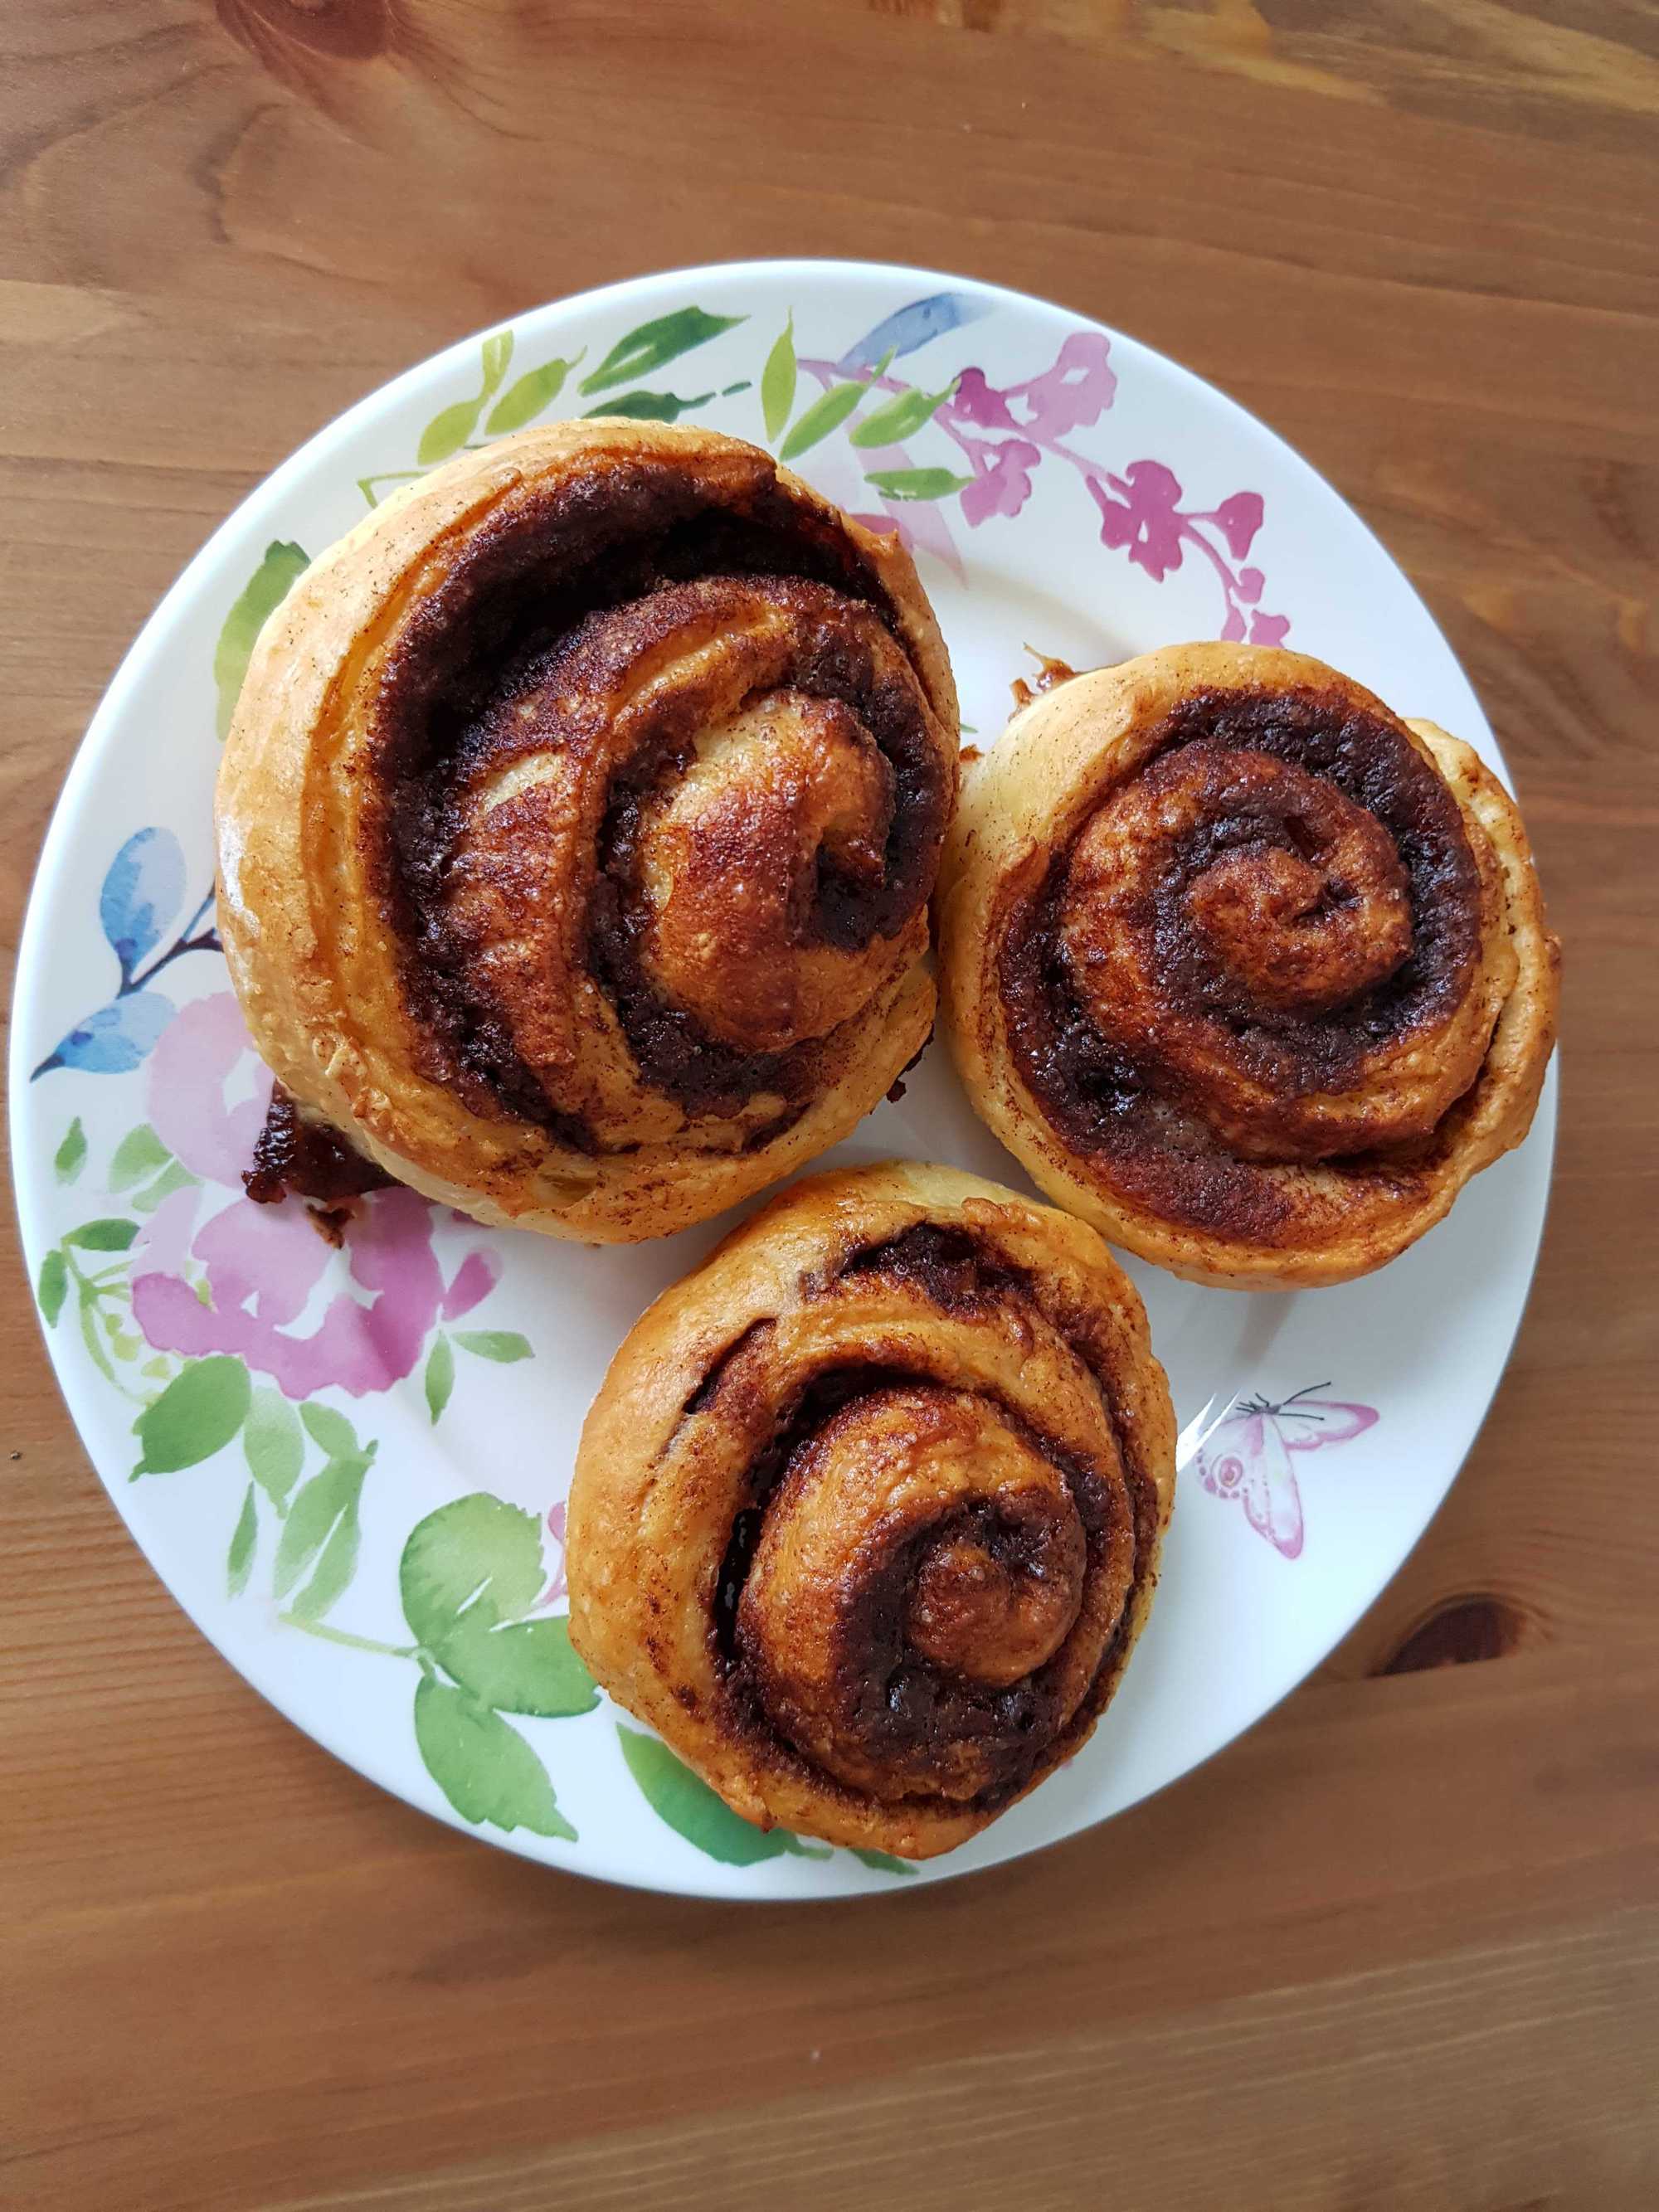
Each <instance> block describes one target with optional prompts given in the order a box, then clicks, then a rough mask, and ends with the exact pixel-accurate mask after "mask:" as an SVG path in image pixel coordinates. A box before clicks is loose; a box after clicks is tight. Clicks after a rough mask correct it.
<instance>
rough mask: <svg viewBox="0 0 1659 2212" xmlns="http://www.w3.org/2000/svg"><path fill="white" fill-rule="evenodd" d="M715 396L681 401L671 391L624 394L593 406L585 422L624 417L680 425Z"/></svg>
mask: <svg viewBox="0 0 1659 2212" xmlns="http://www.w3.org/2000/svg"><path fill="white" fill-rule="evenodd" d="M712 398H714V393H713V392H697V393H696V395H695V397H694V398H690V399H682V398H678V396H677V395H676V394H675V393H674V392H623V394H622V396H621V398H617V399H607V400H606V401H605V404H604V406H603V407H590V408H589V409H588V410H587V415H586V416H585V417H584V418H583V419H584V420H585V421H586V420H591V419H592V416H595V415H624V416H627V417H628V418H629V420H630V421H631V422H678V421H679V419H680V417H681V416H682V415H684V414H686V413H688V412H689V411H690V409H692V408H693V407H706V406H707V405H708V402H709V401H710V400H711V399H712Z"/></svg>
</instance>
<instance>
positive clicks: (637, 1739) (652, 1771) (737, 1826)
mask: <svg viewBox="0 0 1659 2212" xmlns="http://www.w3.org/2000/svg"><path fill="white" fill-rule="evenodd" d="M617 1738H618V1740H619V1741H620V1742H621V1744H622V1754H623V1758H624V1759H626V1760H627V1762H628V1771H629V1773H630V1774H631V1775H632V1776H633V1778H634V1779H635V1782H637V1783H638V1784H639V1785H640V1789H641V1792H642V1793H643V1795H644V1796H645V1798H646V1801H647V1803H648V1804H649V1805H650V1806H651V1808H652V1809H653V1812H656V1813H658V1814H660V1815H661V1817H662V1818H663V1819H664V1820H666V1821H667V1823H668V1825H669V1826H670V1827H671V1828H672V1829H673V1830H674V1832H675V1833H676V1834H677V1835H681V1836H684V1838H685V1840H686V1842H687V1843H688V1844H696V1848H697V1849H698V1850H700V1851H707V1852H708V1856H709V1857H710V1858H711V1859H719V1860H720V1862H721V1863H722V1864H723V1865H725V1866H754V1865H755V1864H756V1863H757V1862H758V1861H759V1860H761V1859H775V1858H781V1857H783V1856H784V1855H785V1853H786V1852H793V1853H794V1854H795V1855H796V1856H799V1855H800V1853H799V1842H798V1840H797V1838H795V1837H794V1836H793V1835H792V1834H791V1833H790V1832H789V1831H788V1829H787V1828H756V1827H751V1826H750V1824H749V1822H748V1821H747V1820H744V1819H742V1818H741V1817H740V1816H739V1815H738V1814H736V1813H734V1812H733V1811H732V1808H731V1807H730V1806H729V1805H728V1804H727V1803H726V1802H725V1800H724V1799H723V1798H721V1797H718V1796H715V1794H714V1791H713V1790H711V1789H710V1788H709V1787H708V1784H707V1783H706V1782H703V1781H700V1780H699V1779H698V1778H697V1777H696V1775H695V1774H693V1772H692V1771H691V1770H690V1767H689V1766H687V1765H685V1763H684V1760H682V1759H676V1758H675V1756H674V1754H673V1753H672V1752H671V1751H670V1749H669V1748H668V1746H667V1745H666V1744H665V1743H659V1741H657V1739H656V1737H655V1736H653V1735H641V1733H640V1731H639V1730H638V1729H630V1728H623V1726H622V1724H621V1723H620V1722H619V1723H617Z"/></svg>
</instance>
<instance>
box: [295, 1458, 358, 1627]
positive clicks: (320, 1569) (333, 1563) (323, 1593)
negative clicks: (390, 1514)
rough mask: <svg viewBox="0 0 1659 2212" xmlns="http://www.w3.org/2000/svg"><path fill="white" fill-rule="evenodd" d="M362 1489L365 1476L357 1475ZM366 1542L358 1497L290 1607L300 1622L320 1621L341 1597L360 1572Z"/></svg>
mask: <svg viewBox="0 0 1659 2212" xmlns="http://www.w3.org/2000/svg"><path fill="white" fill-rule="evenodd" d="M357 1491H358V1492H359V1493H361V1492H362V1471H361V1469H360V1470H359V1473H358V1476H357ZM361 1547H362V1524H361V1522H359V1520H358V1517H357V1498H356V1496H354V1497H353V1498H352V1499H351V1501H350V1503H349V1504H348V1505H347V1507H346V1509H345V1510H344V1512H343V1513H342V1514H341V1516H340V1517H339V1519H338V1520H337V1522H335V1523H334V1526H333V1528H331V1530H330V1532H329V1537H328V1541H327V1542H326V1543H325V1545H324V1546H323V1548H322V1550H321V1552H320V1553H319V1554H318V1558H317V1565H316V1566H315V1568H314V1569H313V1572H312V1577H311V1579H310V1581H309V1582H308V1583H307V1584H306V1586H305V1588H304V1589H302V1590H301V1591H300V1592H299V1594H298V1595H297V1596H296V1597H295V1599H294V1601H293V1602H292V1603H291V1604H290V1605H289V1612H290V1613H292V1614H293V1615H294V1617H295V1620H321V1619H322V1617H323V1615H324V1614H325V1613H326V1612H327V1611H328V1609H329V1607H331V1605H332V1604H333V1603H334V1601H335V1600H336V1599H337V1597H339V1596H340V1595H342V1594H343V1591H344V1590H345V1589H346V1587H347V1585H348V1584H349V1582H350V1580H351V1577H353V1575H355V1574H356V1571H357V1553H358V1552H359V1550H360V1548H361Z"/></svg>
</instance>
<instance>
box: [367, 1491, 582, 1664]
mask: <svg viewBox="0 0 1659 2212" xmlns="http://www.w3.org/2000/svg"><path fill="white" fill-rule="evenodd" d="M545 1580H546V1572H545V1570H544V1567H543V1565H542V1543H541V1534H540V1530H539V1528H538V1524H537V1521H536V1516H535V1515H534V1514H533V1513H526V1512H523V1511H521V1510H520V1508H519V1507H518V1506H516V1505H509V1504H507V1501H506V1499H505V1498H492V1497H490V1496H489V1493H488V1492H486V1491H475V1492H473V1493H472V1494H471V1496H470V1497H467V1498H454V1499H452V1501H451V1502H450V1504H447V1505H441V1506H439V1508H438V1510H437V1511H436V1512H435V1513H428V1515H427V1516H426V1518H425V1520H424V1521H421V1522H417V1523H416V1526H415V1528H413V1529H412V1530H411V1531H410V1537H409V1541H408V1542H407V1543H406V1544H405V1545H404V1553H403V1558H402V1559H401V1561H400V1562H399V1564H398V1589H399V1591H400V1593H401V1595H402V1597H403V1605H404V1619H405V1620H407V1621H408V1623H409V1625H410V1628H411V1629H412V1630H413V1631H414V1633H415V1637H416V1641H417V1642H418V1643H421V1644H425V1645H426V1647H427V1649H428V1650H429V1651H434V1652H436V1653H437V1654H438V1655H439V1656H440V1657H441V1656H442V1652H443V1646H444V1644H445V1643H446V1642H447V1640H448V1638H449V1637H450V1635H451V1634H452V1633H453V1630H454V1628H455V1626H456V1623H457V1622H458V1621H459V1620H460V1619H461V1618H462V1616H463V1614H467V1613H476V1614H477V1616H478V1618H479V1620H481V1621H482V1622H483V1626H485V1627H487V1628H497V1627H499V1626H501V1623H502V1622H504V1621H509V1620H521V1619H522V1618H523V1616H524V1615H525V1614H526V1613H528V1612H529V1610H530V1608H531V1607H532V1605H534V1604H535V1602H536V1600H537V1599H538V1597H539V1596H540V1595H541V1593H542V1586H543V1584H544V1582H545Z"/></svg>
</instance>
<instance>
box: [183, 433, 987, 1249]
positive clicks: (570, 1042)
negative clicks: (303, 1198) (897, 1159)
mask: <svg viewBox="0 0 1659 2212" xmlns="http://www.w3.org/2000/svg"><path fill="white" fill-rule="evenodd" d="M956 777H957V720H956V697H955V692H954V690H953V687H952V684H951V672H950V667H949V663H948V661H947V659H946V657H945V648H944V645H943V643H942V641H941V640H940V637H939V629H938V627H937V624H936V623H935V622H934V620H933V614H932V612H931V611H930V609H929V607H928V605H927V600H926V599H925V598H924V596H923V594H922V592H921V586H920V585H919V584H918V582H917V580H916V576H915V569H914V568H913V567H912V565H911V563H910V561H909V558H908V556H907V555H906V554H905V553H904V552H903V551H902V550H901V549H900V548H899V547H898V545H897V544H896V542H891V541H888V540H885V539H882V538H876V537H874V536H872V535H871V534H870V533H868V532H865V531H864V530H862V529H860V527H859V526H857V525H856V524H854V523H853V522H851V521H849V520H847V519H846V518H845V517H844V516H842V514H841V513H839V512H838V511H837V510H836V508H834V507H830V506H829V505H828V504H827V503H826V502H825V501H823V500H822V499H820V498H819V497H818V496H817V494H816V493H814V492H813V491H811V489H810V488H809V487H808V486H807V485H805V483H801V482H800V481H799V479H798V478H796V477H793V476H791V475H790V474H789V473H788V472H787V471H784V470H781V469H779V468H778V467H777V465H775V463H774V461H773V460H772V459H771V458H770V456H769V455H768V454H766V453H762V452H760V451H759V450H757V448H755V447H750V446H746V445H744V444H741V443H739V442H738V441H736V440H734V439H731V438H725V437H720V436H718V435H714V433H712V432H708V431H703V430H694V429H689V428H670V427H668V426H665V425H658V424H647V423H639V422H623V421H604V420H601V421H593V422H571V423H558V424H555V425H553V426H551V427H550V428H544V429H535V430H528V431H526V432H524V433H522V434H521V435H519V436H517V437H513V438H507V439H504V440H502V441H500V442H499V443H497V444H495V445H493V446H490V447H488V448H487V449H485V450H484V451H483V452H480V453H471V454H465V455H462V456H461V457H459V459H456V460H454V461H453V462H451V463H450V464H449V465H447V466H446V467H444V468H442V469H440V470H438V471H435V472H434V473H433V474H431V475H430V476H428V477H423V478H422V479H421V480H420V481H419V482H418V483H416V484H414V485H412V486H410V487H409V488H408V489H405V490H404V492H402V493H401V494H399V495H395V496H394V497H392V499H389V500H387V501H386V502H385V503H384V505H382V506H381V507H379V508H378V509H377V510H376V511H375V513H374V514H373V515H372V516H371V517H369V519H368V520H367V521H365V522H364V523H363V524H362V525H361V526H359V527H358V528H357V529H356V530H355V531H353V532H352V533H351V534H350V536H349V537H348V538H345V539H343V541H342V542H341V543H340V544H337V546H335V547H334V548H333V549H332V550H331V551H330V552H328V553H326V554H325V555H324V556H322V558H321V559H320V560H319V561H318V562H315V563H314V564H313V566H312V568H310V569H309V570H308V571H307V573H306V574H305V575H304V576H302V577H301V580H299V582H298V583H297V584H296V585H295V587H294V589H293V591H292V592H290V593H289V597H288V599H286V600H285V601H284V602H283V605H282V607H281V608H280V610H279V611H278V612H277V613H276V615H275V616H274V617H272V619H271V621H270V623H268V624H267V626H266V628H265V630H264V634H263V635H262V636H261V639H260V641H259V644H258V648H257V650H256V652H255V653H254V657H253V660H252V665H251V666H250V669H249V671H248V676H247V680H246V685H245V687H244V690H243V692H242V696H241V700H240V705H239V708H238V710H237V714H236V717H235V720H234V726H233V728H232V731H231V734H230V738H229V741H228V747H227V750H226V754H225V759H224V763H223V767H222V774H221V776H220V780H219V789H218V801H217V818H218V840H219V860H220V875H221V890H220V918H221V927H222V933H223V938H224V943H225V951H226V954H227V957H228V960H229V963H230V969H231V974H232V977H233V979H234V982H235V985H236V987H237V990H238V993H239V994H240V998H241V1001H242V1005H243V1008H244V1011H245V1012H246V1016H247V1019H248V1023H249V1025H250V1028H251V1029H252V1033H253V1037H254V1041H255V1042H256V1043H257V1044H258V1048H259V1049H260V1051H261V1053H262V1054H264V1057H265V1059H266V1060H268V1062H269V1063H270V1066H271V1068H272V1069H273V1071H274V1072H275V1073H276V1077H277V1079H278V1081H279V1082H280V1084H281V1085H283V1086H284V1087H285V1089H286V1090H287V1091H289V1093H291V1094H292V1096H293V1097H294V1098H295V1100H296V1101H297V1102H298V1106H299V1109H300V1111H301V1114H302V1115H306V1116H307V1117H310V1118H313V1119H315V1120H319V1121H322V1122H325V1123H327V1124H329V1125H331V1127H333V1128H334V1129H336V1130H337V1131H338V1132H340V1133H342V1134H343V1136H344V1137H345V1139H347V1140H348V1142H349V1144H350V1145H351V1146H355V1147H356V1149H357V1150H358V1151H359V1152H362V1153H363V1154H365V1155H366V1156H367V1157H368V1158H369V1159H370V1160H372V1161H373V1162H374V1163H376V1164H378V1165H379V1166H380V1168H382V1169H384V1170H386V1171H387V1172H388V1173H390V1174H391V1175H392V1176H396V1177H398V1179H399V1180H401V1181H403V1182H409V1183H411V1184H413V1185H414V1186H415V1187H416V1188H417V1189H420V1190H422V1191H425V1192H427V1193H428V1194H429V1195H431V1196H433V1197H435V1198H438V1199H441V1200H446V1201H447V1202H448V1203H450V1204H452V1205H454V1206H461V1207H464V1208H465V1210H466V1211H467V1212H471V1213H472V1214H475V1215H477V1217H478V1218H480V1219H482V1220H485V1221H491V1222H502V1221H512V1222H516V1223H518V1224H520V1225H523V1226H526V1227H529V1228H534V1229H540V1230H544V1231H550V1232H551V1233H553V1234H556V1235H562V1236H570V1237H584V1238H587V1239H590V1240H592V1241H595V1242H601V1243H604V1242H629V1241H632V1240H634V1239H635V1238H639V1237H651V1236H658V1235H662V1234H665V1233H666V1232H668V1231H671V1230H675V1229H678V1228H681V1227H684V1225H687V1224H688V1223H690V1222H693V1221H696V1220H700V1219H702V1218H705V1217H706V1216H708V1215H709V1214H712V1213H715V1212H719V1211H720V1209H721V1208H722V1207H724V1206H729V1205H731V1204H732V1202H733V1201H734V1200H737V1199H739V1198H741V1197H743V1196H744V1195H745V1194H748V1193H750V1192H752V1191H754V1190H757V1189H758V1188H761V1187H762V1186H763V1185H764V1184H766V1183H768V1182H772V1181H774V1180H775V1179H776V1178H777V1177H778V1176H782V1175H784V1174H785V1173H787V1171H789V1170H791V1169H793V1168H795V1167H798V1166H799V1164H801V1163H802V1162H803V1161H805V1160H806V1159H808V1158H811V1156H812V1155H813V1154H814V1153H815V1152H819V1151H822V1150H823V1147H824V1146H827V1145H829V1144H831V1143H833V1142H834V1141H835V1140H836V1139H837V1138H839V1137H841V1136H842V1135H843V1134H845V1133H846V1132H847V1131H848V1129H849V1128H851V1127H852V1126H853V1125H854V1123H855V1122H856V1121H858V1120H859V1119H860V1116H861V1115H864V1114H866V1112H868V1111H869V1109H871V1107H872V1106H873V1105H874V1104H875V1103H877V1102H878V1100H879V1099H880V1097H882V1095H883V1093H884V1091H886V1090H887V1089H888V1088H889V1086H890V1085H891V1083H892V1082H893V1080H894V1079H895V1077H896V1075H897V1074H898V1073H899V1072H900V1070H901V1069H902V1067H903V1066H904V1065H905V1064H906V1062H907V1061H908V1060H910V1059H911V1058H912V1057H913V1056H914V1055H915V1053H916V1052H917V1051H918V1050H919V1049H920V1048H921V1045H922V1043H923V1042H924V1041H925V1040H926V1038H927V1034H928V1030H929V1026H930V1024H931V1021H932V1018H933V982H932V980H931V977H930V976H929V975H928V973H927V969H926V965H925V955H926V951H927V939H928V901H929V898H930V896H931V895H932V892H933V882H934V877H935V873H936V871H937V866H938V861H939V852H940V849H941V845H942V841H943V837H944V834H945V826H946V823H948V820H949V817H950V814H951V807H952V805H953V803H954V799H955V793H956Z"/></svg>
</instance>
